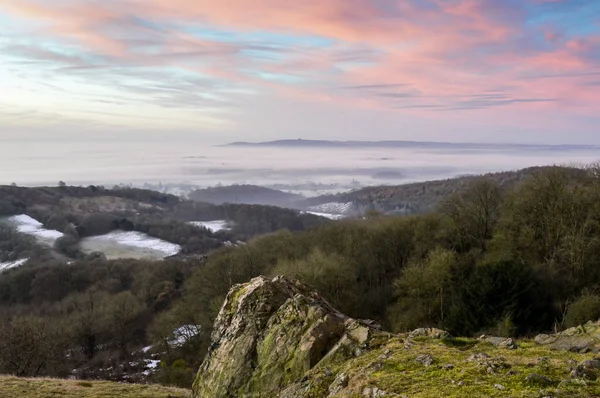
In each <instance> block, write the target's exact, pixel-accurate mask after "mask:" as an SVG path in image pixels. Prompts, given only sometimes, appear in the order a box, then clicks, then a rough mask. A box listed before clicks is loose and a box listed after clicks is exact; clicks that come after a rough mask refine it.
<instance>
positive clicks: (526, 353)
mask: <svg viewBox="0 0 600 398" xmlns="http://www.w3.org/2000/svg"><path fill="white" fill-rule="evenodd" d="M412 343H413V345H411V346H410V347H409V348H406V347H405V343H404V341H403V339H402V338H399V337H393V338H392V339H390V341H388V342H387V344H385V345H382V346H381V347H380V348H377V349H374V350H370V351H367V352H366V353H365V354H363V355H361V356H359V357H356V358H353V359H350V360H349V361H347V362H343V363H339V364H337V365H334V364H332V367H331V370H332V371H333V374H334V375H336V374H338V375H339V374H340V373H341V372H343V373H345V374H346V375H347V376H348V380H349V381H348V383H347V387H346V388H344V389H343V390H342V391H340V393H339V394H338V395H335V397H336V398H341V397H345V398H346V397H363V396H364V391H365V388H373V387H377V388H378V389H380V390H383V391H385V392H386V396H395V397H402V396H407V397H410V398H440V397H448V398H459V397H460V398H463V397H469V398H476V397H511V398H542V397H555V398H567V397H569V398H600V381H599V380H589V379H588V380H574V379H573V378H572V377H571V376H570V371H571V369H572V367H573V366H574V364H577V363H580V362H582V361H584V360H588V359H593V358H594V357H598V355H597V354H576V353H570V352H561V351H552V350H550V349H548V348H547V347H542V346H538V345H536V344H535V343H533V342H531V341H520V342H519V345H520V346H519V348H518V349H515V350H510V349H506V348H498V347H495V346H493V345H491V344H489V343H485V342H477V341H475V340H471V339H461V340H459V339H452V340H449V339H446V340H433V339H421V338H416V339H413V340H412ZM478 353H485V354H487V355H489V357H490V358H487V359H485V360H483V361H479V363H478V361H468V359H469V357H471V356H472V355H474V354H478ZM425 354H429V355H431V356H432V357H433V358H434V363H433V364H432V365H430V366H424V365H423V364H422V363H419V362H418V361H416V358H417V357H418V356H420V355H425ZM449 365H451V366H449ZM488 368H490V369H488ZM311 373H312V374H311V377H310V379H311V380H312V381H313V383H312V384H313V386H314V388H315V389H318V388H319V384H320V383H319V382H318V380H321V381H323V382H325V379H326V375H325V374H324V372H323V369H319V367H317V368H316V369H314V370H313V372H311ZM530 374H537V375H541V376H544V377H547V378H548V379H549V380H551V383H549V384H548V385H540V383H538V382H536V380H530V379H528V378H527V376H529V375H530ZM327 379H331V377H329V378H327ZM544 380H545V379H544ZM538 381H539V380H538ZM330 382H331V381H330V380H327V384H329V383H330ZM542 384H545V383H542ZM394 394H396V395H394ZM314 396H315V397H316V396H318V394H315V395H314Z"/></svg>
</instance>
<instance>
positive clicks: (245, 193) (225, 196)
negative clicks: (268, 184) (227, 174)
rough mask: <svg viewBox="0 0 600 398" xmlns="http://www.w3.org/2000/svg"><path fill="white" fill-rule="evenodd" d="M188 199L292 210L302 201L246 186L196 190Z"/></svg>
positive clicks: (295, 196) (271, 190)
mask: <svg viewBox="0 0 600 398" xmlns="http://www.w3.org/2000/svg"><path fill="white" fill-rule="evenodd" d="M190 198H191V199H193V200H195V201H197V202H206V203H212V204H217V205H219V204H222V203H246V204H263V205H270V206H279V207H292V208H293V207H295V203H296V202H298V201H300V200H302V199H304V197H303V196H301V195H297V194H293V193H288V192H283V191H279V190H276V189H270V188H265V187H260V186H257V185H247V184H245V185H228V186H217V187H210V188H204V189H197V190H195V191H193V192H191V194H190Z"/></svg>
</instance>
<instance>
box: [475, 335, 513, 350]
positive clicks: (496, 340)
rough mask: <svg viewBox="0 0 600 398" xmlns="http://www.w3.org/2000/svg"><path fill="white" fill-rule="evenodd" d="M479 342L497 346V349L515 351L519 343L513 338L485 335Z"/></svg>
mask: <svg viewBox="0 0 600 398" xmlns="http://www.w3.org/2000/svg"><path fill="white" fill-rule="evenodd" d="M479 340H480V341H485V342H486V343H490V344H492V345H495V346H496V347H501V348H508V349H509V350H514V349H517V348H518V346H517V343H516V342H515V341H514V340H513V339H511V338H505V337H495V336H485V335H484V336H481V337H480V338H479Z"/></svg>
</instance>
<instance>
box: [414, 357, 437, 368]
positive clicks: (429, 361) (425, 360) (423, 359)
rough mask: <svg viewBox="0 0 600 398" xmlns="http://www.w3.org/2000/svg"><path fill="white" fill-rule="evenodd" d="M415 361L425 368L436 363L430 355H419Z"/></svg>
mask: <svg viewBox="0 0 600 398" xmlns="http://www.w3.org/2000/svg"><path fill="white" fill-rule="evenodd" d="M415 361H417V362H420V363H422V364H423V366H431V365H432V364H433V362H434V359H433V357H432V356H431V355H429V354H423V355H419V356H418V357H417V358H416V359H415Z"/></svg>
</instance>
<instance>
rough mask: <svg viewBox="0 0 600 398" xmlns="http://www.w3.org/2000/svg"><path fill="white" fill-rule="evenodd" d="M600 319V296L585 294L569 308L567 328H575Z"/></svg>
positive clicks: (566, 318)
mask: <svg viewBox="0 0 600 398" xmlns="http://www.w3.org/2000/svg"><path fill="white" fill-rule="evenodd" d="M597 319H600V296H597V295H592V294H584V295H582V296H581V297H579V298H578V299H577V300H576V301H575V302H573V304H571V305H570V306H569V309H568V311H567V314H566V315H565V327H574V326H579V325H581V324H584V323H586V322H587V321H590V320H597Z"/></svg>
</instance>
